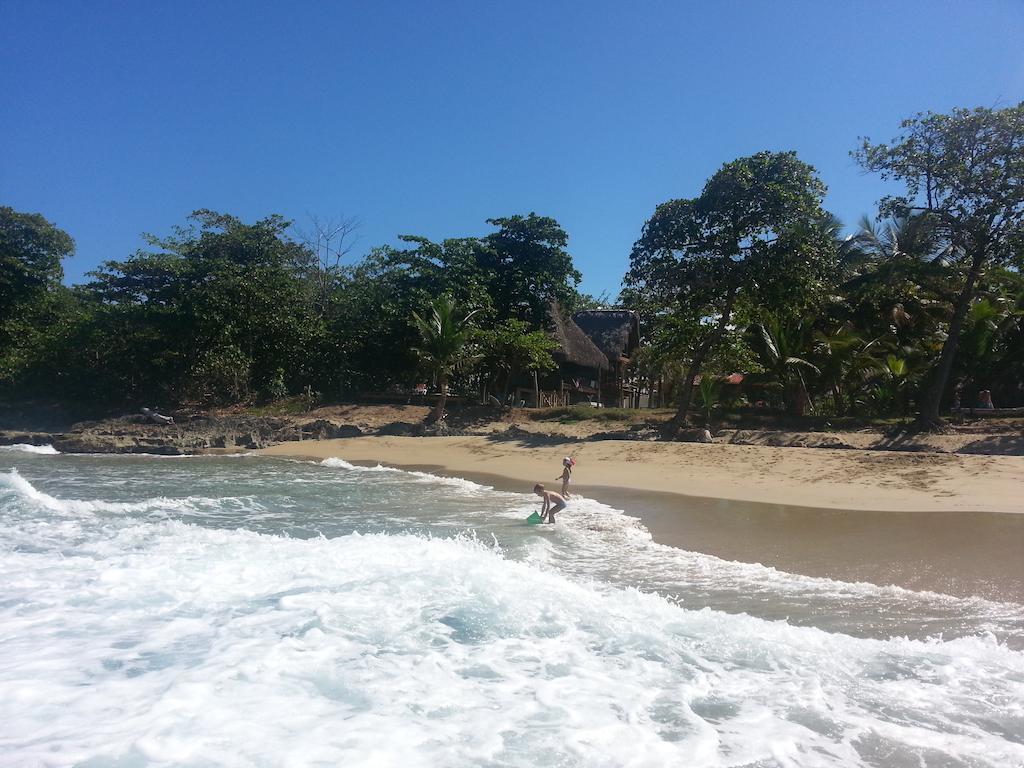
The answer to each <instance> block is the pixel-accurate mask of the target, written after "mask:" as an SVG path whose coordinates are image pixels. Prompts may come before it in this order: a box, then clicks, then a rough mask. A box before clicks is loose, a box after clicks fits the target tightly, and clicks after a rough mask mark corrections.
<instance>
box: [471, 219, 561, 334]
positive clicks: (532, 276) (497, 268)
mask: <svg viewBox="0 0 1024 768" xmlns="http://www.w3.org/2000/svg"><path fill="white" fill-rule="evenodd" d="M487 223H488V224H491V225H492V226H495V227H498V231H497V232H494V233H492V234H490V235H488V236H487V237H485V238H483V240H482V244H483V246H484V251H483V252H482V253H481V256H480V265H481V267H482V268H483V269H484V270H486V272H487V273H489V275H490V284H489V286H488V291H489V293H490V295H491V299H492V300H493V302H494V309H495V311H496V319H497V320H509V319H512V320H526V321H527V322H529V323H530V324H531V325H532V326H533V327H534V328H539V327H541V326H542V325H543V324H544V323H545V322H546V319H547V311H548V305H549V302H550V301H551V299H557V300H558V302H559V304H561V305H562V306H566V307H571V306H574V305H575V301H576V298H577V294H576V285H577V284H578V283H579V281H580V273H579V272H578V271H577V270H576V268H575V267H574V266H573V263H572V256H570V255H569V252H568V251H567V250H566V247H567V246H568V244H569V235H568V234H566V232H565V230H564V229H562V227H561V225H559V223H558V222H557V221H555V220H554V219H552V218H550V217H548V216H538V215H537V214H535V213H530V214H528V215H526V216H518V215H517V216H507V217H504V218H497V219H488V220H487Z"/></svg>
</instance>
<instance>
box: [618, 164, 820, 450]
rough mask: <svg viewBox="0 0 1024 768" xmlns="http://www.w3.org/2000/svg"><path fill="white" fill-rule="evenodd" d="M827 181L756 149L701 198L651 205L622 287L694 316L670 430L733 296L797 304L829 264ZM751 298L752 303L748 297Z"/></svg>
mask: <svg viewBox="0 0 1024 768" xmlns="http://www.w3.org/2000/svg"><path fill="white" fill-rule="evenodd" d="M824 194H825V185H824V184H823V183H822V182H821V181H820V180H819V179H818V176H817V173H816V171H815V170H814V168H812V167H811V166H810V165H807V164H806V163H804V162H802V161H800V160H799V159H798V158H797V156H796V153H794V152H761V153H758V154H756V155H752V156H750V157H744V158H740V159H739V160H735V161H733V162H731V163H728V164H726V165H725V166H723V167H722V168H721V169H720V170H719V171H718V172H717V173H715V175H714V176H712V177H711V179H709V180H708V182H707V184H705V186H704V189H703V191H702V192H701V194H700V196H699V197H696V198H693V199H684V200H672V201H669V202H667V203H663V204H661V205H659V206H658V207H657V209H656V210H655V212H654V215H653V216H652V217H651V218H650V219H649V220H648V221H647V223H646V224H645V225H644V228H643V232H642V233H641V236H640V239H639V240H638V241H637V243H636V245H635V246H634V247H633V251H632V254H631V256H630V270H629V273H628V274H627V277H626V281H625V282H626V285H627V287H630V288H633V289H636V290H643V291H647V292H648V293H650V294H652V295H654V296H657V297H659V303H660V304H661V305H662V306H664V307H675V308H682V309H683V311H684V313H685V314H686V315H687V316H689V317H690V318H700V321H701V323H700V324H701V326H702V330H701V333H700V337H699V340H698V341H696V342H695V343H694V345H693V352H692V355H691V357H690V360H689V367H688V370H687V374H686V379H685V380H684V382H683V391H682V394H681V397H680V399H679V407H678V411H677V413H676V416H675V418H674V419H673V421H672V424H671V427H670V428H671V429H672V430H673V431H674V430H677V429H678V428H679V427H680V426H682V425H684V424H685V423H686V418H687V412H688V410H689V407H690V402H691V399H692V395H693V386H694V380H695V378H696V377H697V375H698V374H699V373H700V371H701V369H702V366H703V365H704V362H705V361H706V360H707V359H708V357H709V355H711V354H712V353H713V352H714V351H715V349H716V348H717V346H718V345H719V344H720V342H721V341H722V339H723V337H724V336H725V334H726V331H727V330H728V328H729V325H730V322H731V320H732V316H733V310H734V308H735V306H736V302H737V300H738V299H739V298H740V297H741V295H744V294H748V293H749V294H758V293H760V294H762V295H764V296H766V297H768V298H769V299H770V300H771V301H772V302H774V303H779V302H781V301H783V299H784V297H785V300H786V301H787V302H788V303H790V304H793V305H795V306H796V307H798V308H799V307H800V306H801V305H803V304H806V303H809V302H810V298H811V297H810V296H809V295H807V294H805V295H800V294H799V292H797V293H794V291H797V289H799V287H800V286H807V287H808V288H809V289H811V290H816V289H817V287H818V286H822V285H824V284H825V282H826V276H827V274H828V272H829V271H830V269H831V266H832V263H833V261H834V246H833V239H832V232H833V230H832V224H833V222H832V220H831V218H830V217H829V216H828V215H827V214H826V213H825V211H824V210H823V209H822V208H821V201H822V198H823V197H824ZM750 300H751V301H753V300H754V298H753V297H750Z"/></svg>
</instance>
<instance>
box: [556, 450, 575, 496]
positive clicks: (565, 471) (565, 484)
mask: <svg viewBox="0 0 1024 768" xmlns="http://www.w3.org/2000/svg"><path fill="white" fill-rule="evenodd" d="M575 465H576V459H574V458H572V457H571V456H566V457H565V458H564V459H562V474H561V476H560V477H556V478H555V480H561V481H562V495H563V496H565V497H566V498H569V480H570V479H571V478H572V468H573V467H574V466H575Z"/></svg>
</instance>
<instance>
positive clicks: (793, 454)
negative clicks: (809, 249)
mask: <svg viewBox="0 0 1024 768" xmlns="http://www.w3.org/2000/svg"><path fill="white" fill-rule="evenodd" d="M263 453H264V454H265V455H272V456H293V457H306V458H320V459H323V458H328V457H332V456H333V457H338V458H343V459H346V460H347V461H356V462H368V461H369V462H380V463H382V464H387V465H390V466H395V467H411V466H417V467H431V468H434V469H436V470H438V471H442V472H445V473H448V474H454V475H460V476H466V475H467V473H472V474H476V475H479V474H487V475H494V476H499V477H502V478H505V479H506V480H507V481H509V482H510V483H513V484H519V485H522V486H524V487H525V488H526V489H529V487H532V485H533V483H536V482H546V483H548V484H550V485H555V481H554V478H555V477H556V476H557V475H558V474H559V473H560V471H561V470H560V466H561V459H562V457H563V456H569V455H572V456H574V457H576V460H577V461H578V462H579V463H578V466H577V468H576V471H575V473H574V482H575V483H576V484H577V485H578V486H579V488H580V489H581V492H583V493H587V488H588V487H593V486H610V487H614V488H619V489H623V490H635V491H643V492H648V491H654V492H659V493H675V494H685V495H687V496H701V497H710V498H716V499H728V500H731V501H749V502H762V503H769V504H784V505H788V506H801V507H813V508H817V509H822V508H825V509H846V510H869V511H899V512H929V511H942V512H953V511H969V512H1009V513H1019V512H1024V457H1020V456H972V455H958V454H934V453H929V454H923V453H922V454H918V453H903V452H895V451H856V450H830V449H824V448H776V447H768V446H754V445H718V444H712V445H703V444H697V443H652V442H638V441H626V440H601V441H587V442H565V443H561V444H560V443H550V442H547V441H540V440H538V441H533V440H531V439H530V438H526V439H525V440H509V439H492V438H489V437H478V436H474V437H431V438H417V437H359V438H352V439H340V440H321V441H303V442H292V443H285V444H282V445H277V446H273V447H271V448H267V449H266V450H264V451H263Z"/></svg>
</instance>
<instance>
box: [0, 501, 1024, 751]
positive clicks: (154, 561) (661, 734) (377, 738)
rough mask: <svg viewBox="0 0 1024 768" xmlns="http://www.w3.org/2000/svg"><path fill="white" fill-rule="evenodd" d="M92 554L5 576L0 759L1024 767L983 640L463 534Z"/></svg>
mask: <svg viewBox="0 0 1024 768" xmlns="http://www.w3.org/2000/svg"><path fill="white" fill-rule="evenodd" d="M78 525H80V526H83V531H85V532H87V530H86V529H87V528H88V526H89V522H88V521H87V520H83V521H81V522H80V523H78ZM89 538H90V540H89V542H88V546H87V547H83V548H82V550H81V551H77V550H74V549H72V550H67V549H65V550H64V551H62V552H47V551H39V552H31V553H30V552H12V553H9V554H8V555H7V556H6V557H5V558H3V559H2V560H0V584H4V585H6V586H5V587H4V588H3V592H2V596H3V600H0V626H3V627H4V629H5V632H4V633H3V635H2V636H0V648H2V654H0V660H2V661H0V692H2V693H3V695H0V744H2V745H3V750H4V759H5V760H7V761H9V762H10V763H11V764H26V765H31V764H42V765H49V764H61V765H66V764H73V763H83V762H85V761H90V760H91V761H94V762H95V763H96V764H99V763H118V764H120V763H123V764H151V763H152V764H158V763H163V764H169V763H174V764H182V763H203V764H221V765H257V764H311V763H322V764H333V765H341V764H344V765H367V766H369V765H381V766H390V765H394V766H399V765H402V766H405V765H412V766H419V765H423V766H426V765H495V766H504V765H508V766H535V765H567V766H572V765H579V766H619V765H637V766H646V765H650V766H661V765H704V766H726V765H729V766H740V765H762V766H801V767H803V766H811V767H813V766H835V765H845V766H868V765H899V764H908V765H911V764H912V765H917V764H920V765H932V764H935V765H938V764H942V765H974V766H1006V765H1014V764H1015V763H1019V762H1020V761H1022V760H1024V746H1022V745H1021V743H1020V734H1021V733H1024V704H1022V702H1024V656H1022V655H1021V654H1019V653H1016V652H1013V651H1010V650H1008V649H1007V648H1005V647H1002V646H1000V645H998V644H996V643H995V642H994V641H991V640H985V639H982V638H968V639H960V640H955V641H950V642H941V641H937V640H935V641H928V642H919V641H911V640H900V639H894V640H863V639H862V640H858V639H854V638H850V637H846V636H843V635H835V634H829V633H826V632H822V631H820V630H816V629H808V628H797V627H792V626H789V625H787V624H785V623H782V622H767V621H763V620H760V619H755V618H752V617H749V616H734V615H728V614H723V613H720V612H717V611H711V610H707V609H704V610H701V611H688V610H685V609H683V608H680V607H679V606H676V605H673V604H672V603H671V602H669V601H666V600H665V599H663V598H660V597H657V596H655V595H650V594H643V593H640V592H637V591H635V590H629V589H626V590H621V589H618V590H616V589H599V588H596V587H595V586H591V585H585V584H579V583H574V582H572V581H569V580H567V579H566V578H564V577H563V576H561V575H560V574H559V573H557V572H555V571H550V570H538V569H537V568H534V567H530V566H529V565H527V564H524V563H517V562H512V561H509V560H507V559H505V558H504V557H502V556H501V555H500V554H499V553H497V552H495V551H494V550H493V549H492V548H489V547H487V546H484V545H483V544H480V543H478V542H474V541H471V540H466V539H448V540H444V539H430V538H422V537H415V536H394V535H372V536H358V535H350V536H345V537H341V538H336V539H311V540H306V541H298V540H293V539H283V538H280V537H274V536H262V535H258V534H255V533H251V532H246V531H225V530H211V529H204V528H197V527H193V526H186V525H183V524H180V523H175V522H162V523H139V522H132V521H128V522H126V524H125V525H124V526H123V527H121V528H119V529H117V530H116V531H111V530H110V529H104V530H103V532H102V533H101V532H94V534H93V535H91V536H90V537H89Z"/></svg>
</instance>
